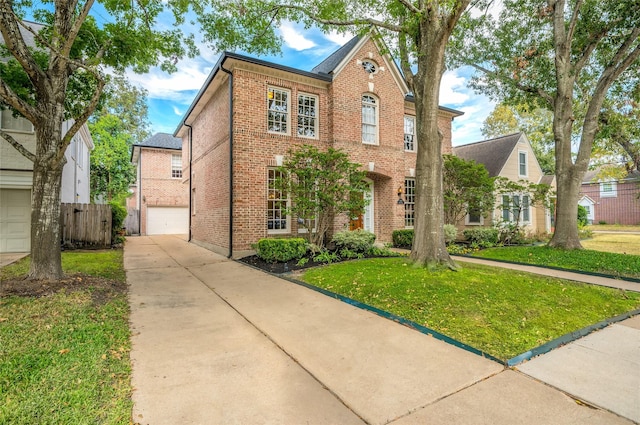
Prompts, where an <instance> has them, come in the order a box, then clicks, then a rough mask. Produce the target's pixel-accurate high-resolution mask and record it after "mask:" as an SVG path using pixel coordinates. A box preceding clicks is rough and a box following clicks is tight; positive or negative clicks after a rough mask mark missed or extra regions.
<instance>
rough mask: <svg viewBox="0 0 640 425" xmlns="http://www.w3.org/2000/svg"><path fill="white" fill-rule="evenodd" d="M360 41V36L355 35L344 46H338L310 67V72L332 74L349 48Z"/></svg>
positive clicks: (349, 50) (351, 48) (349, 51)
mask: <svg viewBox="0 0 640 425" xmlns="http://www.w3.org/2000/svg"><path fill="white" fill-rule="evenodd" d="M359 41H360V36H355V37H353V38H352V39H351V40H349V41H348V42H347V43H346V44H345V45H344V46H342V47H340V48H339V49H338V50H336V51H335V52H333V53H332V54H331V55H329V57H327V58H326V59H325V60H323V61H322V62H320V63H319V64H318V65H316V66H315V67H313V69H311V72H314V73H316V74H333V71H335V69H336V67H337V66H338V65H339V64H340V62H342V61H343V60H344V58H346V57H347V56H348V55H349V53H351V50H353V48H354V47H355V46H356V45H357V44H358V42H359Z"/></svg>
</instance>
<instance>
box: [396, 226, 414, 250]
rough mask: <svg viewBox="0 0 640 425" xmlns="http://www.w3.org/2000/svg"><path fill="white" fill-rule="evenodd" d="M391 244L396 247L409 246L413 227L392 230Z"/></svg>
mask: <svg viewBox="0 0 640 425" xmlns="http://www.w3.org/2000/svg"><path fill="white" fill-rule="evenodd" d="M391 239H392V240H393V246H394V247H396V248H411V246H412V245H413V229H402V230H394V231H393V233H392V234H391Z"/></svg>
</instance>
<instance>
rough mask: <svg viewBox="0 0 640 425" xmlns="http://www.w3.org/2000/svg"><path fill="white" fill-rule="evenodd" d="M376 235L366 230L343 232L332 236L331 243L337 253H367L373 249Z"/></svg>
mask: <svg viewBox="0 0 640 425" xmlns="http://www.w3.org/2000/svg"><path fill="white" fill-rule="evenodd" d="M375 241H376V235H374V234H373V233H371V232H367V231H366V230H353V231H349V230H345V231H342V232H338V233H336V234H335V235H334V236H333V243H334V244H335V245H336V249H337V250H339V251H342V250H347V252H353V253H367V252H369V251H370V250H371V248H373V243H374V242H375Z"/></svg>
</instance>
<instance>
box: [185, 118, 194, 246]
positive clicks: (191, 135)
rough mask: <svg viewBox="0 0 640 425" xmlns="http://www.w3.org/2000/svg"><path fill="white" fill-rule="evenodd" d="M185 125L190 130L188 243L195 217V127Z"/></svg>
mask: <svg viewBox="0 0 640 425" xmlns="http://www.w3.org/2000/svg"><path fill="white" fill-rule="evenodd" d="M183 125H184V126H185V127H188V128H189V237H188V238H187V242H191V238H192V232H191V218H192V217H193V214H192V213H191V212H192V211H193V172H192V171H191V170H192V168H191V166H192V165H193V127H191V125H189V124H187V123H186V122H185V123H183Z"/></svg>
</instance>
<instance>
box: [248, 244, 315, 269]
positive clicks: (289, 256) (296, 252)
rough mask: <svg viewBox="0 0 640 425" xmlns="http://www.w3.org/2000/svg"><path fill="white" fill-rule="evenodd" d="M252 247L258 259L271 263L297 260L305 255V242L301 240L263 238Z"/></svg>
mask: <svg viewBox="0 0 640 425" xmlns="http://www.w3.org/2000/svg"><path fill="white" fill-rule="evenodd" d="M252 247H253V249H255V250H256V254H257V255H258V257H260V258H262V259H263V260H264V261H270V262H272V263H275V262H281V263H285V262H287V261H289V260H298V259H300V258H302V257H303V256H304V255H305V254H306V253H307V241H306V240H304V239H303V238H290V239H284V238H265V239H260V240H259V241H258V243H256V244H254V245H252Z"/></svg>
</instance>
